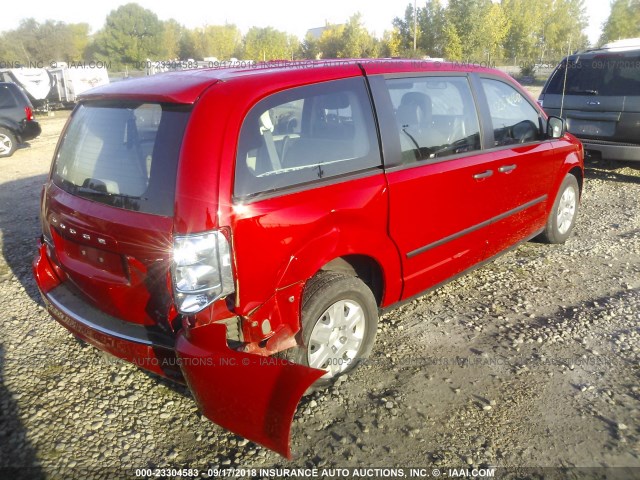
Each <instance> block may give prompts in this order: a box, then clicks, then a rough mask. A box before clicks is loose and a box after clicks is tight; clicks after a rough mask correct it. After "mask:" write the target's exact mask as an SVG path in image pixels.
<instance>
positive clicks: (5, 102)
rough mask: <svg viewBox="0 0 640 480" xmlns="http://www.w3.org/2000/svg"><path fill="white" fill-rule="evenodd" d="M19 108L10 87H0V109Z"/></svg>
mask: <svg viewBox="0 0 640 480" xmlns="http://www.w3.org/2000/svg"><path fill="white" fill-rule="evenodd" d="M17 106H18V102H16V99H15V98H14V97H13V93H11V89H10V88H9V87H8V86H4V85H3V86H1V87H0V108H14V107H17Z"/></svg>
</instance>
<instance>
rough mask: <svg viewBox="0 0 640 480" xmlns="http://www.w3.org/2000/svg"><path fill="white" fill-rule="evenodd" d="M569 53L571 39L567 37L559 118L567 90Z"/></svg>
mask: <svg viewBox="0 0 640 480" xmlns="http://www.w3.org/2000/svg"><path fill="white" fill-rule="evenodd" d="M570 53H571V37H569V45H568V46H567V61H566V62H565V64H564V80H563V82H562V100H561V101H560V118H562V111H563V110H564V94H565V91H566V90H567V72H568V71H569V54H570Z"/></svg>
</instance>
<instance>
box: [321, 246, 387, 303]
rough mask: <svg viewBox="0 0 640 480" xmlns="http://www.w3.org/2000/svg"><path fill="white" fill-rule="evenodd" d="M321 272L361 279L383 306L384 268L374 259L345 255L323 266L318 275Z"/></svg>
mask: <svg viewBox="0 0 640 480" xmlns="http://www.w3.org/2000/svg"><path fill="white" fill-rule="evenodd" d="M320 272H336V273H342V274H344V275H351V276H354V277H357V278H359V279H360V280H362V281H363V282H364V283H365V284H366V285H367V286H368V287H369V288H370V289H371V292H372V293H373V296H374V297H375V299H376V302H377V304H378V306H380V305H381V304H382V297H383V293H384V276H383V272H382V267H381V266H380V264H379V263H378V262H377V261H376V260H375V259H374V258H372V257H370V256H368V255H359V254H350V255H344V256H341V257H337V258H334V259H333V260H331V261H330V262H328V263H326V264H325V265H323V266H322V267H321V268H320V270H319V271H318V272H316V275H318V274H319V273H320Z"/></svg>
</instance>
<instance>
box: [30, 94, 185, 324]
mask: <svg viewBox="0 0 640 480" xmlns="http://www.w3.org/2000/svg"><path fill="white" fill-rule="evenodd" d="M189 110H190V109H189V107H185V106H182V105H169V104H161V103H144V102H129V101H127V102H122V101H92V102H85V103H82V104H80V105H79V106H78V107H77V108H76V110H75V111H74V113H73V115H72V118H71V119H70V121H69V124H68V126H67V128H66V130H65V132H64V133H63V137H62V139H61V142H60V145H59V147H58V151H57V154H56V157H55V159H54V163H53V166H52V170H51V177H50V180H49V182H48V183H47V185H46V186H45V198H44V210H43V215H42V221H43V231H44V238H45V241H46V242H47V243H48V244H49V245H50V247H52V248H50V251H51V256H52V260H53V261H54V263H56V264H57V265H58V269H59V271H62V272H63V275H64V276H66V277H67V278H66V283H67V286H68V287H69V288H71V289H72V290H73V291H74V292H75V293H76V294H77V295H78V296H81V297H82V298H83V299H84V300H85V301H87V302H89V303H91V304H92V305H93V306H95V307H96V308H98V309H100V310H102V311H104V312H106V313H108V314H110V315H112V316H115V317H117V318H120V319H122V320H125V321H129V322H133V323H136V324H142V325H154V324H160V325H164V326H166V325H167V324H166V322H165V321H163V320H167V319H168V317H169V311H170V309H171V305H172V301H171V294H170V291H171V289H170V286H169V285H170V283H169V276H168V275H169V270H170V263H171V250H172V230H173V210H174V197H175V179H176V171H177V167H178V158H179V154H180V147H181V141H182V137H183V134H184V131H185V127H186V124H187V121H188V118H189Z"/></svg>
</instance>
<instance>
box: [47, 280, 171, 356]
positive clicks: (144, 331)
mask: <svg viewBox="0 0 640 480" xmlns="http://www.w3.org/2000/svg"><path fill="white" fill-rule="evenodd" d="M43 298H44V300H45V303H46V304H47V307H48V310H49V311H50V313H52V315H53V316H54V317H55V318H56V320H58V321H59V322H60V323H63V324H65V325H66V324H69V328H71V329H74V330H75V329H77V328H76V326H75V325H74V324H79V325H80V326H81V327H84V328H86V329H89V330H94V331H96V332H99V333H102V334H104V335H107V336H110V337H114V338H117V339H120V340H126V341H128V342H133V343H138V344H141V345H148V346H158V347H163V348H169V349H172V350H173V348H174V346H173V342H172V340H171V337H170V336H169V335H164V334H163V333H161V332H154V331H152V330H150V329H149V327H146V326H144V325H138V324H133V323H129V322H125V321H124V320H120V319H118V318H116V317H112V316H111V315H108V314H106V313H104V312H101V311H99V310H97V309H96V308H94V307H92V306H91V305H89V304H87V303H85V302H84V301H83V300H82V299H81V298H79V297H77V296H76V295H74V294H73V293H72V292H71V291H70V290H69V289H68V288H67V287H66V286H64V284H62V285H59V286H58V287H56V288H54V289H53V290H51V291H50V292H48V293H47V294H45V295H43ZM67 305H73V306H74V307H76V308H75V309H74V310H75V311H74V310H72V309H71V308H69V307H68V306H67ZM52 307H53V308H52ZM51 310H53V311H51ZM88 317H90V318H91V320H89V318H88ZM79 333H82V331H80V332H79Z"/></svg>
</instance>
